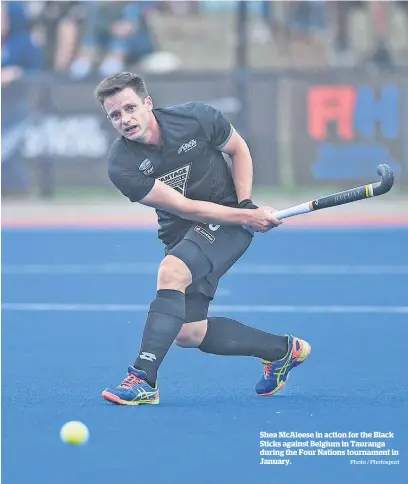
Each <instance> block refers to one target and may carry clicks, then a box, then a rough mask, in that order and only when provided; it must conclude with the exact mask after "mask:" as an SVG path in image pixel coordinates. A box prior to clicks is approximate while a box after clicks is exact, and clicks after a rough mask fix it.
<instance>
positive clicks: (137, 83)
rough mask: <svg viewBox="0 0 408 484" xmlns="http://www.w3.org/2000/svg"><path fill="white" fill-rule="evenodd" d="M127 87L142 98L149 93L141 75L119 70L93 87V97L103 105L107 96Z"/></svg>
mask: <svg viewBox="0 0 408 484" xmlns="http://www.w3.org/2000/svg"><path fill="white" fill-rule="evenodd" d="M127 87H130V88H131V89H133V90H134V91H135V93H136V94H137V95H138V96H139V97H140V98H141V99H142V100H144V99H145V98H146V97H147V96H148V95H149V93H148V92H147V88H146V84H145V81H144V79H143V78H142V77H140V76H138V75H136V74H132V73H131V72H121V73H119V74H114V75H113V76H110V77H107V78H106V79H104V80H103V81H102V82H100V83H99V84H98V86H97V87H96V89H95V99H96V100H97V101H98V102H99V103H100V104H101V106H102V107H103V103H104V102H105V99H106V98H107V97H109V96H112V95H113V94H116V93H118V92H120V91H123V90H124V89H126V88H127Z"/></svg>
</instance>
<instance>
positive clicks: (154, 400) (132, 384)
mask: <svg viewBox="0 0 408 484" xmlns="http://www.w3.org/2000/svg"><path fill="white" fill-rule="evenodd" d="M145 378H146V372H145V371H142V370H136V369H135V368H133V366H129V368H128V376H127V377H126V378H125V379H124V380H123V382H122V383H121V384H120V385H119V386H118V387H116V388H107V389H106V390H104V391H103V392H102V397H103V398H104V399H105V400H108V402H112V403H116V404H117V405H141V404H144V403H150V404H152V405H157V404H158V403H159V400H160V398H159V386H158V384H157V382H156V385H155V387H154V388H153V387H151V386H150V385H149V384H148V383H147V382H146V380H145Z"/></svg>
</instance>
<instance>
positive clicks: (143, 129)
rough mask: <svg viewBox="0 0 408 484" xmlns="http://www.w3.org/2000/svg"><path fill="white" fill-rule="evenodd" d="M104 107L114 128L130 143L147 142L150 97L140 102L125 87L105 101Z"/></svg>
mask: <svg viewBox="0 0 408 484" xmlns="http://www.w3.org/2000/svg"><path fill="white" fill-rule="evenodd" d="M104 107H105V110H106V113H107V115H108V117H109V119H110V121H111V123H112V124H113V126H114V128H115V129H117V130H118V131H119V133H120V134H121V135H123V136H124V137H125V138H128V139H130V140H132V141H148V137H149V131H150V129H149V128H150V125H151V119H152V116H151V113H152V109H153V103H152V100H151V98H150V96H148V97H146V98H145V99H144V100H142V99H141V98H140V97H139V96H138V95H137V94H136V93H135V91H134V90H133V89H131V88H130V87H127V88H126V89H124V90H123V91H120V92H118V93H116V94H114V95H113V96H109V97H108V98H106V99H105V102H104Z"/></svg>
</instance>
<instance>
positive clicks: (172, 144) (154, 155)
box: [108, 102, 238, 247]
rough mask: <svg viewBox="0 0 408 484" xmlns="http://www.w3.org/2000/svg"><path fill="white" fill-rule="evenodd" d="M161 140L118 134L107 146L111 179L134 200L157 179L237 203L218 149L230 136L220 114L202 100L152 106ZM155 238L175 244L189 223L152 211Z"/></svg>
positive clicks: (197, 196) (190, 194)
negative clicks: (146, 140) (148, 141)
mask: <svg viewBox="0 0 408 484" xmlns="http://www.w3.org/2000/svg"><path fill="white" fill-rule="evenodd" d="M153 113H154V115H155V117H156V119H157V121H158V123H159V125H160V129H161V134H162V143H161V145H160V146H155V145H148V144H144V143H139V142H136V141H131V140H128V139H126V138H124V137H121V138H118V139H117V140H116V141H115V142H114V143H113V146H112V148H111V151H110V154H109V160H108V172H109V177H110V179H111V181H112V183H113V184H114V185H115V186H116V187H117V188H118V189H119V190H120V191H121V192H122V193H123V194H124V195H125V196H126V197H128V198H129V200H130V201H132V202H137V201H139V200H141V199H142V198H144V197H145V196H146V195H147V194H148V193H149V192H150V190H151V189H152V187H153V185H154V180H155V179H158V180H160V181H162V182H164V183H166V184H167V185H169V186H170V187H172V188H173V189H175V190H177V191H178V192H180V193H181V194H183V195H184V196H185V197H187V198H191V199H194V200H203V201H208V202H214V203H218V204H220V205H228V206H235V207H236V206H237V203H238V201H237V195H236V191H235V186H234V182H233V179H232V173H231V169H230V167H229V165H228V163H227V161H226V160H225V159H224V156H223V155H222V153H221V151H220V150H221V149H222V148H223V147H224V146H225V145H226V143H227V142H228V140H229V139H230V137H231V135H232V126H231V124H230V123H229V121H227V120H226V119H225V118H224V116H223V115H222V114H221V113H220V112H219V111H218V110H216V109H214V108H213V107H211V106H209V105H207V104H205V103H203V102H189V103H186V104H180V105H176V106H171V107H168V108H164V109H154V110H153ZM156 213H157V216H158V222H159V225H160V228H159V238H160V239H161V240H162V241H163V243H164V244H165V245H166V246H169V247H171V246H173V245H175V244H176V243H177V242H178V241H179V240H181V239H182V238H183V236H184V235H185V233H186V232H187V230H188V229H189V228H190V227H191V225H192V224H193V222H191V221H189V220H185V219H182V218H180V217H178V216H176V215H173V214H171V213H169V212H166V211H164V210H156Z"/></svg>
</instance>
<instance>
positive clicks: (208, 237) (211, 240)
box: [194, 225, 215, 244]
mask: <svg viewBox="0 0 408 484" xmlns="http://www.w3.org/2000/svg"><path fill="white" fill-rule="evenodd" d="M194 231H195V232H197V234H200V235H201V236H202V237H204V238H205V240H207V242H209V243H210V244H213V243H214V242H215V237H214V236H213V235H211V234H210V233H209V232H207V231H206V230H205V229H204V228H203V227H201V225H196V226H195V227H194Z"/></svg>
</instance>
